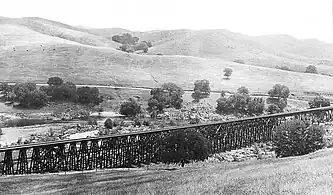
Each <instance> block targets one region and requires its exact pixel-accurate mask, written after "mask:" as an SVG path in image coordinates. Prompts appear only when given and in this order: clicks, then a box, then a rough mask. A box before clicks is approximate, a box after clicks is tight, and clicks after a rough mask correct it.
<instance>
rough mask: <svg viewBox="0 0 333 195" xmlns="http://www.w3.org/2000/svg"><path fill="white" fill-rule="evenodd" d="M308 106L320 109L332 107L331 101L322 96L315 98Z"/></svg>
mask: <svg viewBox="0 0 333 195" xmlns="http://www.w3.org/2000/svg"><path fill="white" fill-rule="evenodd" d="M308 104H309V106H310V108H319V107H326V106H330V105H331V103H330V101H329V100H328V99H326V98H324V97H322V96H317V97H315V98H314V99H313V100H311V101H309V102H308Z"/></svg>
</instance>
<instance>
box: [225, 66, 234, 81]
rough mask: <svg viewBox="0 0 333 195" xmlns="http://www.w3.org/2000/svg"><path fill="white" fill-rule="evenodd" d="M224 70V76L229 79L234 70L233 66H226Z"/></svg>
mask: <svg viewBox="0 0 333 195" xmlns="http://www.w3.org/2000/svg"><path fill="white" fill-rule="evenodd" d="M223 72H224V76H225V77H227V79H230V78H229V77H230V76H231V74H232V72H233V71H232V69H231V68H225V69H224V70H223Z"/></svg>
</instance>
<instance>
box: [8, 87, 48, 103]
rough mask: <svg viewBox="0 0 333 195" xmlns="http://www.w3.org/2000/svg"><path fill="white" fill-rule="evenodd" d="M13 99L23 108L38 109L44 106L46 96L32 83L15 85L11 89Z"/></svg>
mask: <svg viewBox="0 0 333 195" xmlns="http://www.w3.org/2000/svg"><path fill="white" fill-rule="evenodd" d="M13 94H14V95H13V99H12V100H14V101H17V102H19V103H20V106H22V107H24V108H40V107H43V106H44V105H46V103H47V96H46V94H45V93H44V92H42V91H40V90H38V89H37V88H36V84H33V83H17V84H15V85H14V87H13Z"/></svg>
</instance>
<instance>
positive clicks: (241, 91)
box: [237, 86, 249, 95]
mask: <svg viewBox="0 0 333 195" xmlns="http://www.w3.org/2000/svg"><path fill="white" fill-rule="evenodd" d="M237 93H239V94H242V95H249V89H248V88H246V87H243V86H242V87H240V88H238V89H237Z"/></svg>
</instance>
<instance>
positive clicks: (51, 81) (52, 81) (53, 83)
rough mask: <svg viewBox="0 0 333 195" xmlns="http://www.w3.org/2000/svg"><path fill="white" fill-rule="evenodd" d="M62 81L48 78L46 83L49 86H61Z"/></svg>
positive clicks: (56, 78) (58, 78)
mask: <svg viewBox="0 0 333 195" xmlns="http://www.w3.org/2000/svg"><path fill="white" fill-rule="evenodd" d="M63 83H64V81H63V80H62V79H61V78H60V77H50V78H49V79H48V81H47V84H48V85H49V86H59V85H62V84H63Z"/></svg>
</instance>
